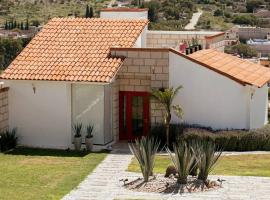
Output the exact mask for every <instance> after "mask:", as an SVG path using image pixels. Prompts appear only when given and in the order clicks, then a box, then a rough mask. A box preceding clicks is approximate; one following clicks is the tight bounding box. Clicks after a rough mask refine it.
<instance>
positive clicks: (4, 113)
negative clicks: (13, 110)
mask: <svg viewBox="0 0 270 200" xmlns="http://www.w3.org/2000/svg"><path fill="white" fill-rule="evenodd" d="M8 90H9V88H8V87H6V88H1V89H0V133H2V132H3V131H5V130H7V129H8V128H9V127H8V116H9V114H8Z"/></svg>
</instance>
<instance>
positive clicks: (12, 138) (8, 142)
mask: <svg viewBox="0 0 270 200" xmlns="http://www.w3.org/2000/svg"><path fill="white" fill-rule="evenodd" d="M16 132H17V130H16V129H15V128H13V129H12V130H11V131H9V130H7V131H5V132H4V133H0V136H1V137H0V148H1V149H0V150H1V151H7V150H9V149H13V148H15V147H16V146H17V142H18V137H17V135H16Z"/></svg>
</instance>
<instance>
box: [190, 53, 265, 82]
mask: <svg viewBox="0 0 270 200" xmlns="http://www.w3.org/2000/svg"><path fill="white" fill-rule="evenodd" d="M187 57H188V58H191V59H192V60H193V61H196V62H197V63H199V64H201V65H203V66H205V67H207V68H209V69H211V70H214V71H216V72H218V73H220V74H222V75H224V76H227V77H229V78H231V79H233V80H235V81H237V82H240V83H241V84H243V85H246V84H249V85H254V86H257V87H262V86H263V85H264V84H265V83H267V82H268V81H269V80H270V69H269V68H267V67H263V66H262V65H259V64H255V63H252V62H250V61H247V60H243V59H241V58H238V57H236V56H232V55H230V54H226V53H222V52H219V51H217V50H214V49H206V50H201V51H197V52H195V53H193V54H190V55H188V56H187Z"/></svg>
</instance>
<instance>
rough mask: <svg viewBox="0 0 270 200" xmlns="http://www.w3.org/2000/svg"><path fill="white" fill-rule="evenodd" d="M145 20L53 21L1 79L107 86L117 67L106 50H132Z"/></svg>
mask: <svg viewBox="0 0 270 200" xmlns="http://www.w3.org/2000/svg"><path fill="white" fill-rule="evenodd" d="M147 23H148V21H147V20H111V19H85V18H54V19H52V20H50V21H49V22H48V24H47V25H45V26H44V27H43V29H42V31H41V32H40V33H38V34H37V36H36V37H34V38H33V39H32V41H31V42H30V43H29V45H28V46H27V47H26V48H25V49H24V50H23V51H22V52H21V53H20V55H18V56H17V58H16V59H15V60H14V61H13V62H12V63H11V64H10V66H9V67H8V68H7V69H6V70H5V71H4V72H3V74H2V75H1V76H0V78H2V79H16V80H54V81H87V82H109V81H110V80H111V79H112V78H113V77H114V75H115V73H116V72H117V70H118V69H119V67H120V66H121V64H122V62H123V60H122V59H121V58H112V57H110V47H113V46H119V47H132V46H134V44H135V42H136V40H137V38H138V36H139V35H140V33H141V32H142V30H143V29H144V27H145V26H146V25H147Z"/></svg>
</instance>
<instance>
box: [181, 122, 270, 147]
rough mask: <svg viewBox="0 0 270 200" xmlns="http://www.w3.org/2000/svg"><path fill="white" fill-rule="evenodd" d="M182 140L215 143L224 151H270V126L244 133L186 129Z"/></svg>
mask: <svg viewBox="0 0 270 200" xmlns="http://www.w3.org/2000/svg"><path fill="white" fill-rule="evenodd" d="M181 139H182V140H185V141H187V142H189V141H192V140H194V139H199V140H210V141H213V142H214V143H215V144H216V145H217V146H218V147H220V148H222V149H223V150H224V151H270V125H266V126H265V127H264V128H261V129H256V130H250V131H244V130H229V131H217V132H214V131H209V130H204V129H186V130H185V131H184V134H183V137H182V138H181Z"/></svg>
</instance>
